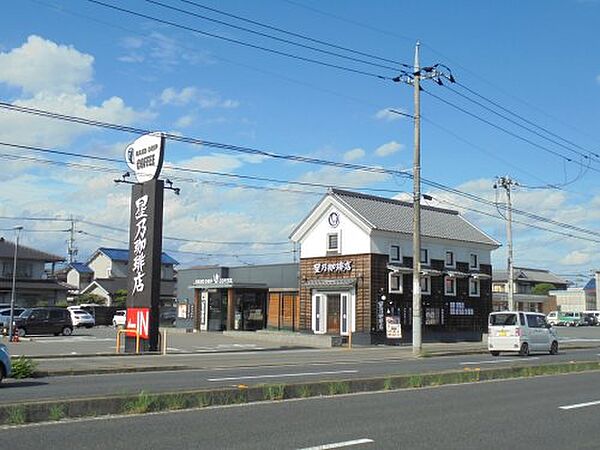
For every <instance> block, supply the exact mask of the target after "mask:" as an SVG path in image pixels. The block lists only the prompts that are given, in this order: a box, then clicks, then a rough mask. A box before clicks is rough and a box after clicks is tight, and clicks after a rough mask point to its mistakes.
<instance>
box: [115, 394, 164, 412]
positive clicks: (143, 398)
mask: <svg viewBox="0 0 600 450" xmlns="http://www.w3.org/2000/svg"><path fill="white" fill-rule="evenodd" d="M157 400H158V399H157V397H155V396H153V395H149V394H147V393H146V392H144V391H142V392H140V393H139V395H138V396H137V397H136V398H135V399H134V400H131V401H129V402H127V403H125V406H124V408H123V409H124V411H123V412H125V413H126V414H143V413H147V412H150V411H153V410H154V408H156V407H157V406H158V403H159V402H158V401H157Z"/></svg>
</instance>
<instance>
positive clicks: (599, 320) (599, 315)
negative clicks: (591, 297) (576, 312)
mask: <svg viewBox="0 0 600 450" xmlns="http://www.w3.org/2000/svg"><path fill="white" fill-rule="evenodd" d="M583 314H586V315H587V314H589V315H591V316H593V317H594V319H596V323H595V324H594V325H596V326H600V311H584V312H583Z"/></svg>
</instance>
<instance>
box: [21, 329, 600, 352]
mask: <svg viewBox="0 0 600 450" xmlns="http://www.w3.org/2000/svg"><path fill="white" fill-rule="evenodd" d="M555 329H556V331H557V334H558V336H559V339H560V340H561V342H588V343H593V342H596V343H598V345H600V327H556V328H555ZM115 337H116V332H115V329H114V328H112V327H106V326H101V327H95V328H92V329H86V328H79V329H76V330H75V331H74V332H73V336H47V335H45V336H31V337H30V339H31V340H29V338H28V339H27V340H24V341H22V342H20V343H18V344H13V343H10V344H9V350H10V352H11V355H15V356H18V355H28V356H37V355H59V354H61V355H65V354H66V355H86V354H96V353H113V352H114V351H115V341H116V339H115ZM168 347H169V353H172V354H178V353H190V352H192V353H217V352H223V351H239V350H269V349H278V348H282V347H283V348H286V347H288V346H282V345H280V344H278V343H272V342H265V341H261V340H260V339H259V338H255V337H254V336H253V334H252V333H250V334H249V336H248V337H244V338H234V337H231V336H225V335H223V334H222V333H181V332H175V331H169V332H168Z"/></svg>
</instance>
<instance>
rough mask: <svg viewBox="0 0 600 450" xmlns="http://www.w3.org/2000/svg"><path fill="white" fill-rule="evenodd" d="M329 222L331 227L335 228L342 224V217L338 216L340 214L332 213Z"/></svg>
mask: <svg viewBox="0 0 600 450" xmlns="http://www.w3.org/2000/svg"><path fill="white" fill-rule="evenodd" d="M327 221H328V222H329V225H331V226H332V227H333V228H335V227H337V226H338V225H339V224H340V216H339V215H338V213H336V212H332V213H331V214H329V217H328V218H327Z"/></svg>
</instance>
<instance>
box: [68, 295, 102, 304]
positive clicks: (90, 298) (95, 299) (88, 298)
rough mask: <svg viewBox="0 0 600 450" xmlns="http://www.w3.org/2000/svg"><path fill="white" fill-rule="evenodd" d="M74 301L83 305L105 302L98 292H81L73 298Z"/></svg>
mask: <svg viewBox="0 0 600 450" xmlns="http://www.w3.org/2000/svg"><path fill="white" fill-rule="evenodd" d="M75 303H77V304H78V305H83V304H86V303H96V304H98V305H104V304H105V303H106V299H105V298H104V297H102V296H101V295H98V294H82V295H80V296H79V297H77V298H76V299H75Z"/></svg>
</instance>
